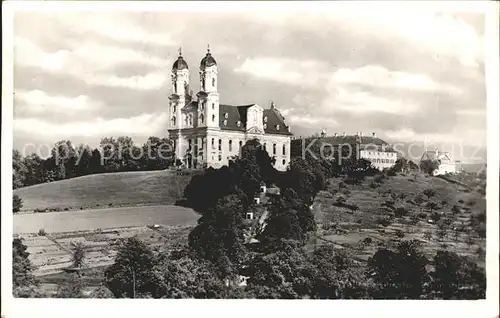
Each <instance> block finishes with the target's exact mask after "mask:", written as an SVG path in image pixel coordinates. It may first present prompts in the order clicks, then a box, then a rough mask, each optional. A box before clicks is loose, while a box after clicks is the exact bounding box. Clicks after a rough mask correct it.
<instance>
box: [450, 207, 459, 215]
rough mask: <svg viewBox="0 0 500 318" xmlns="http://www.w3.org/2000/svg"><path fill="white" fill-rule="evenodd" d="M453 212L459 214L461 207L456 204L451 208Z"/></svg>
mask: <svg viewBox="0 0 500 318" xmlns="http://www.w3.org/2000/svg"><path fill="white" fill-rule="evenodd" d="M451 212H453V214H457V213H460V208H459V207H458V206H456V205H454V206H453V207H452V208H451Z"/></svg>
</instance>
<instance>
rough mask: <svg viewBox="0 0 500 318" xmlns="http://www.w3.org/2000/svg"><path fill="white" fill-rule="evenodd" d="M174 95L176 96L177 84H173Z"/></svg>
mask: <svg viewBox="0 0 500 318" xmlns="http://www.w3.org/2000/svg"><path fill="white" fill-rule="evenodd" d="M174 93H175V94H177V82H174Z"/></svg>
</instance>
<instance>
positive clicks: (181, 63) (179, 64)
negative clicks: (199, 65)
mask: <svg viewBox="0 0 500 318" xmlns="http://www.w3.org/2000/svg"><path fill="white" fill-rule="evenodd" d="M187 69H188V64H187V62H186V61H185V60H184V59H183V58H182V56H180V55H179V57H178V58H177V61H175V62H174V65H173V66H172V71H180V70H187Z"/></svg>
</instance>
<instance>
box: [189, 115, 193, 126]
mask: <svg viewBox="0 0 500 318" xmlns="http://www.w3.org/2000/svg"><path fill="white" fill-rule="evenodd" d="M188 118H189V126H193V115H192V114H189V117H188Z"/></svg>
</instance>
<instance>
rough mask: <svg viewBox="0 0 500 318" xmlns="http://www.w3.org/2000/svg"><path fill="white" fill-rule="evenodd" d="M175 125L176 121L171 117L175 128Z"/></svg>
mask: <svg viewBox="0 0 500 318" xmlns="http://www.w3.org/2000/svg"><path fill="white" fill-rule="evenodd" d="M175 123H176V120H175V116H174V117H172V125H174V126H175Z"/></svg>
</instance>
